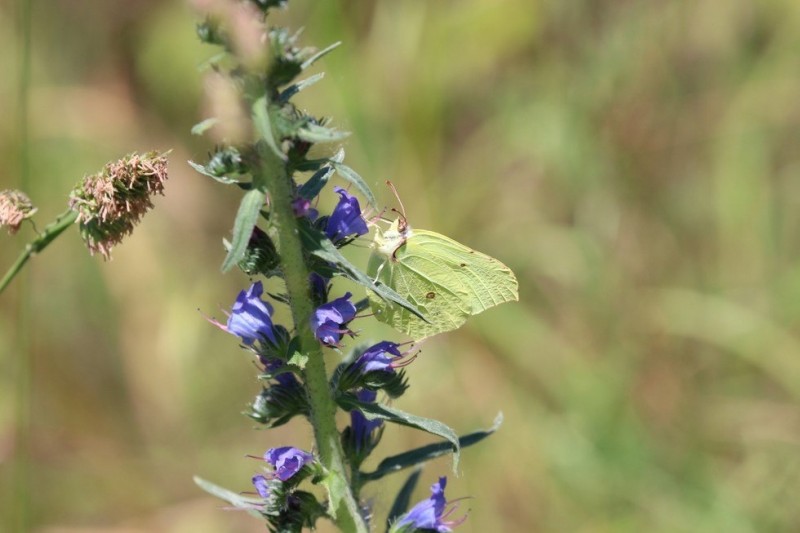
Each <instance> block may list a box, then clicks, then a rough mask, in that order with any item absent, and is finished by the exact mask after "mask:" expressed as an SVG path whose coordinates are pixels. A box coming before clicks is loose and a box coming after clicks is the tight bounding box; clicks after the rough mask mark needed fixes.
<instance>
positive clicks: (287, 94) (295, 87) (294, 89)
mask: <svg viewBox="0 0 800 533" xmlns="http://www.w3.org/2000/svg"><path fill="white" fill-rule="evenodd" d="M324 77H325V73H324V72H320V73H319V74H314V75H313V76H309V77H308V78H306V79H304V80H300V81H298V82H297V83H293V84H292V85H290V86H289V87H287V88H286V89H284V90H283V91H281V94H280V96H278V99H279V100H280V101H281V102H283V103H285V102H288V101H289V99H290V98H291V97H292V96H294V95H296V94H297V93H299V92H300V91H302V90H303V89H306V88H308V87H311V86H312V85H314V84H315V83H317V82H318V81H320V80H321V79H322V78H324Z"/></svg>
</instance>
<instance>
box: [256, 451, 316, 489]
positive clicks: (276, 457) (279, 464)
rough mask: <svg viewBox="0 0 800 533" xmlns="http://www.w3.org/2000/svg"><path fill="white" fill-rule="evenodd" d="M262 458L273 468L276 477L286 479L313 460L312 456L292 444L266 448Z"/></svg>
mask: <svg viewBox="0 0 800 533" xmlns="http://www.w3.org/2000/svg"><path fill="white" fill-rule="evenodd" d="M264 460H266V461H267V462H268V463H269V464H271V465H272V467H273V468H274V469H275V474H276V475H277V477H278V479H280V480H281V481H286V480H287V479H289V478H290V477H292V476H293V475H295V474H296V473H297V472H299V471H300V469H301V468H303V466H305V465H306V464H307V463H310V462H312V461H314V456H313V455H311V454H310V453H308V452H304V451H303V450H300V449H298V448H294V447H293V446H283V447H281V448H270V449H269V450H267V453H265V454H264Z"/></svg>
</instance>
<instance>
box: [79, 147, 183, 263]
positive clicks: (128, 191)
mask: <svg viewBox="0 0 800 533" xmlns="http://www.w3.org/2000/svg"><path fill="white" fill-rule="evenodd" d="M166 179H167V158H166V156H165V155H164V154H160V153H158V152H149V153H146V154H144V155H139V154H136V153H133V154H130V155H128V156H126V157H124V158H122V159H120V160H118V161H114V162H112V163H108V164H106V165H105V166H104V167H103V170H101V171H100V172H98V173H97V174H93V175H91V176H87V177H85V178H84V179H83V181H82V182H81V183H80V184H78V185H77V186H76V187H75V188H74V189H73V190H72V192H71V193H70V201H69V206H70V209H72V210H73V211H75V212H77V213H78V219H77V221H78V223H79V224H80V229H81V236H82V237H83V240H84V242H85V243H86V246H87V247H88V248H89V251H90V252H91V253H92V254H95V253H97V252H99V253H100V254H101V255H102V256H103V257H104V258H105V259H110V257H111V249H112V248H113V247H114V246H115V245H117V244H119V243H120V242H121V241H122V239H123V238H124V237H125V236H126V235H129V234H130V233H131V232H133V228H134V227H135V226H136V224H138V223H139V221H140V220H141V219H142V217H143V216H144V214H145V213H146V212H147V211H148V210H150V209H151V208H152V207H153V202H152V199H151V197H152V196H153V195H155V194H163V191H164V182H165V181H166Z"/></svg>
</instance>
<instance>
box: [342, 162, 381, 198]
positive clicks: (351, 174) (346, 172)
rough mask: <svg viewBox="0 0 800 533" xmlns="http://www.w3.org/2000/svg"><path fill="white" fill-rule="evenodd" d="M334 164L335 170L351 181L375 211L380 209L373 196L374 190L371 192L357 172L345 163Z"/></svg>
mask: <svg viewBox="0 0 800 533" xmlns="http://www.w3.org/2000/svg"><path fill="white" fill-rule="evenodd" d="M332 164H333V168H335V169H336V172H338V173H339V175H340V176H341V177H342V178H343V179H345V180H347V181H349V182H350V183H352V184H353V185H354V186H355V188H356V189H358V192H360V193H361V194H362V195H363V196H364V198H365V199H366V200H367V202H368V203H369V205H371V206H372V207H374V208H375V209H377V208H378V202H377V201H376V200H375V195H374V194H372V190H370V188H369V185H367V182H366V181H364V178H362V177H361V176H359V175H358V173H357V172H356V171H355V170H353V169H352V168H350V167H348V166H347V165H345V164H344V163H341V162H333V163H332Z"/></svg>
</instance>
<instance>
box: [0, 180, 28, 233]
mask: <svg viewBox="0 0 800 533" xmlns="http://www.w3.org/2000/svg"><path fill="white" fill-rule="evenodd" d="M36 210H37V208H35V207H33V204H32V203H31V200H30V198H28V196H27V195H26V194H25V193H24V192H22V191H17V190H12V189H6V190H5V191H0V226H8V233H9V234H11V235H13V234H15V233H16V232H17V230H19V226H20V224H22V221H23V220H25V219H26V218H30V217H32V216H33V214H34V213H36Z"/></svg>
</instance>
